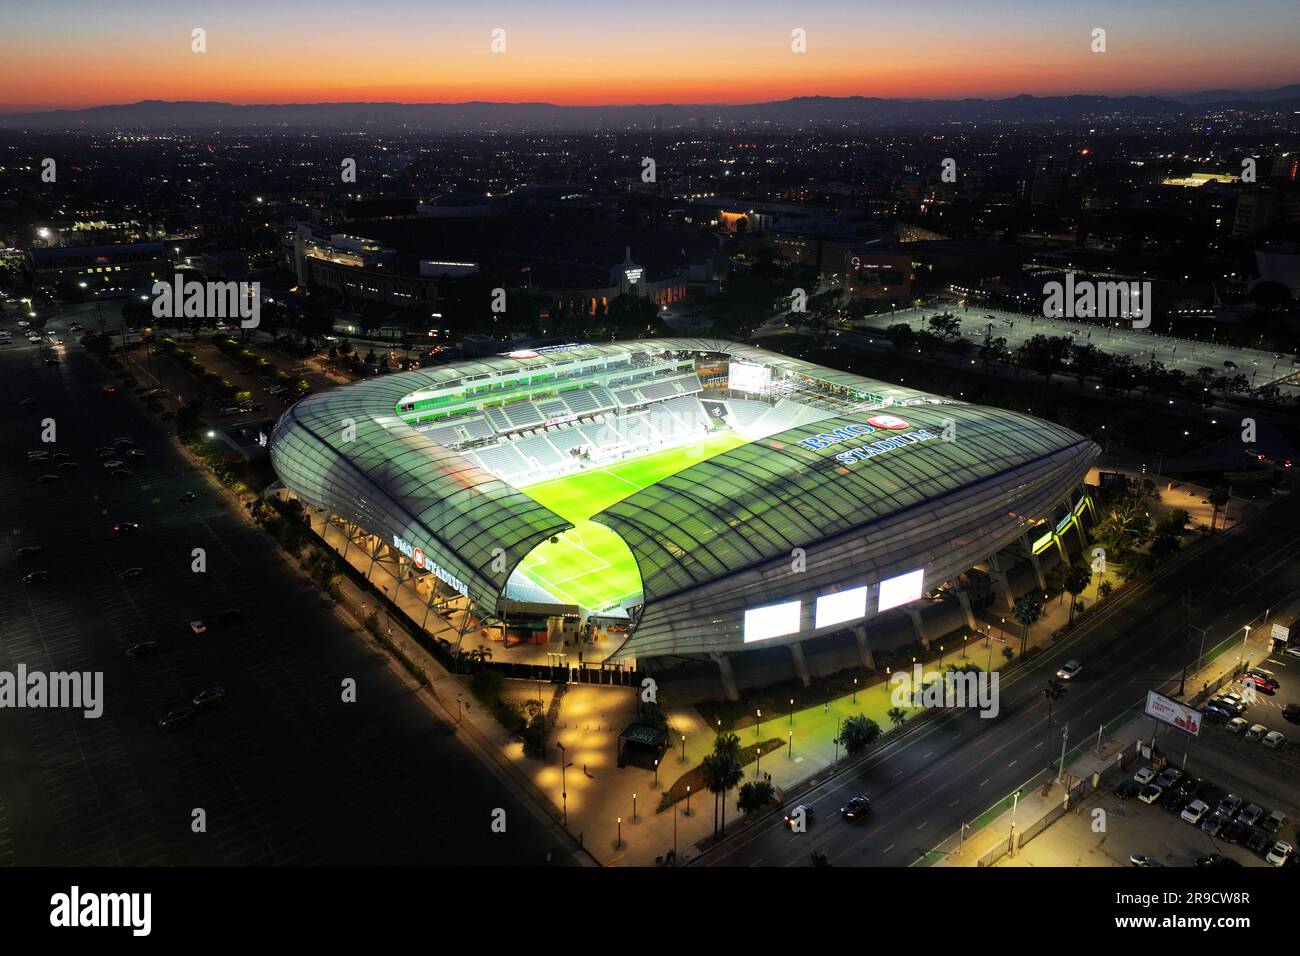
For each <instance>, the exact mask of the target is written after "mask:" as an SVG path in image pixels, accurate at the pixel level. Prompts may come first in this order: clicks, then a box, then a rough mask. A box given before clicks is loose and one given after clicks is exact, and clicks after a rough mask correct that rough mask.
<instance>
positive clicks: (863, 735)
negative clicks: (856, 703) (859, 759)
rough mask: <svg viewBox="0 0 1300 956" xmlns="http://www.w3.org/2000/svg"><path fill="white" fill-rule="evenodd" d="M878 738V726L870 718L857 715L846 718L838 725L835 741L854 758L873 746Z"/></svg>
mask: <svg viewBox="0 0 1300 956" xmlns="http://www.w3.org/2000/svg"><path fill="white" fill-rule="evenodd" d="M879 736H880V725H879V724H877V723H876V722H875V721H874V720H872V719H871V718H870V717H864V716H863V715H862V714H858V715H857V716H856V717H849V718H847V719H846V720H845V721H844V723H843V724H841V725H840V735H839V737H838V738H837V739H838V740H839V742H840V744H842V745H843V747H844V752H845V753H846V754H848V755H849V756H850V757H856V756H857V755H858V754H860V753H862V752H863V751H864V750H866V749H867V748H868V747H870V746H871V745H872V744H874V743H875V742H876V739H877V738H878V737H879Z"/></svg>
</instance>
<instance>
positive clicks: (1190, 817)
mask: <svg viewBox="0 0 1300 956" xmlns="http://www.w3.org/2000/svg"><path fill="white" fill-rule="evenodd" d="M1209 812H1210V808H1209V805H1208V804H1206V802H1205V801H1204V800H1193V801H1192V802H1191V803H1189V804H1188V805H1187V806H1186V807H1184V808H1183V812H1182V818H1183V819H1184V820H1186V821H1187V822H1188V823H1191V824H1193V825H1195V824H1198V823H1200V822H1201V820H1202V819H1204V817H1205V815H1206V814H1207V813H1209Z"/></svg>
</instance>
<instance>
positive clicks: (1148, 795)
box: [1138, 783, 1165, 803]
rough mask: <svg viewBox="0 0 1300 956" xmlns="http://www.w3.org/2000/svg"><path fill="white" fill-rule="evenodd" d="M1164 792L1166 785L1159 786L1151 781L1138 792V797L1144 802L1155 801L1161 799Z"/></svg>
mask: <svg viewBox="0 0 1300 956" xmlns="http://www.w3.org/2000/svg"><path fill="white" fill-rule="evenodd" d="M1164 792H1165V790H1164V787H1157V786H1156V785H1155V784H1154V783H1149V784H1147V785H1146V786H1145V787H1143V788H1142V792H1141V793H1139V794H1138V799H1139V800H1141V801H1142V802H1143V803H1155V802H1156V801H1157V800H1159V799H1160V794H1162V793H1164Z"/></svg>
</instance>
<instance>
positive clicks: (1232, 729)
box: [1227, 717, 1250, 734]
mask: <svg viewBox="0 0 1300 956" xmlns="http://www.w3.org/2000/svg"><path fill="white" fill-rule="evenodd" d="M1249 726H1250V723H1249V722H1248V721H1247V720H1246V719H1245V718H1244V717H1234V718H1232V720H1230V721H1228V723H1227V728H1228V733H1230V734H1239V733H1241V732H1242V731H1243V730H1245V729H1246V728H1247V727H1249Z"/></svg>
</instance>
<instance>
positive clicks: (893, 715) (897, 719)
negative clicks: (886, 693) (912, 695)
mask: <svg viewBox="0 0 1300 956" xmlns="http://www.w3.org/2000/svg"><path fill="white" fill-rule="evenodd" d="M885 716H886V717H888V718H889V719H890V720H891V721H892V722H893V724H894V726H895V727H901V726H903V721H905V720H907V711H905V710H903V708H901V707H891V708H889V710H887V711H886V712H885Z"/></svg>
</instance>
